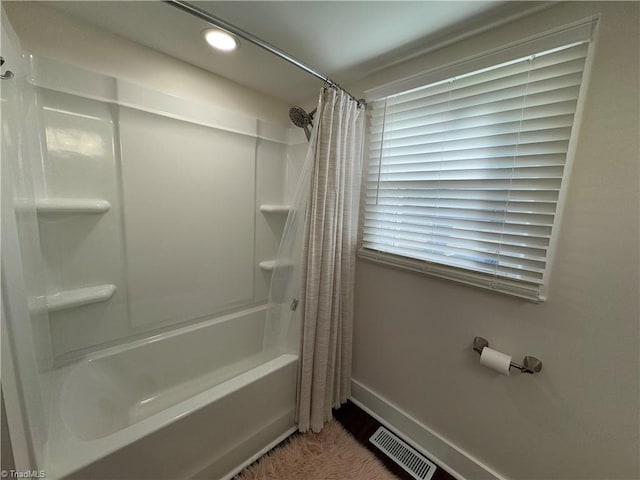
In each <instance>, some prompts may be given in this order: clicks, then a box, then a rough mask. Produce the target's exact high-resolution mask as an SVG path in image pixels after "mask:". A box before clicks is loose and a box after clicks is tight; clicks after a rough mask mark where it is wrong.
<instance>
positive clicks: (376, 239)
mask: <svg viewBox="0 0 640 480" xmlns="http://www.w3.org/2000/svg"><path fill="white" fill-rule="evenodd" d="M588 45H589V44H588V42H579V43H575V44H571V45H566V46H563V47H560V48H555V49H553V50H548V51H544V52H540V53H537V54H534V55H529V56H527V57H525V58H520V59H517V60H513V61H509V62H506V63H502V64H500V65H496V66H493V67H488V68H484V69H482V70H479V71H475V72H471V73H468V74H465V75H459V76H457V77H453V78H450V79H447V80H444V81H440V82H437V83H434V84H431V85H427V86H425V87H421V88H417V89H414V90H411V91H407V92H403V93H400V94H396V95H392V96H388V97H385V98H382V99H380V100H377V101H374V102H373V106H372V107H373V108H372V112H371V116H370V135H369V158H368V168H367V176H366V185H365V193H364V220H363V225H362V249H361V254H362V255H364V256H365V257H366V256H368V257H372V258H378V259H384V260H385V261H387V262H391V263H393V262H394V261H396V262H397V263H398V264H403V265H405V266H407V265H409V266H412V267H413V268H416V269H421V270H429V271H432V272H434V273H436V274H438V275H442V276H447V277H450V278H454V279H458V280H462V281H466V282H468V283H474V284H479V285H482V286H488V287H492V288H497V289H500V290H504V291H507V292H509V293H515V294H518V295H521V296H525V297H529V298H532V299H538V296H539V295H540V292H541V286H542V285H543V283H544V280H545V271H546V268H547V263H548V252H549V247H550V239H551V236H552V231H553V228H554V221H555V219H556V213H557V207H558V200H559V192H560V188H561V185H562V180H563V174H564V170H565V163H566V159H567V152H568V149H569V141H570V138H571V133H572V128H573V123H574V116H575V112H576V106H577V102H578V96H579V93H580V85H581V82H582V76H583V71H584V66H585V59H586V55H587V50H588ZM411 260H413V261H411ZM465 272H467V273H465Z"/></svg>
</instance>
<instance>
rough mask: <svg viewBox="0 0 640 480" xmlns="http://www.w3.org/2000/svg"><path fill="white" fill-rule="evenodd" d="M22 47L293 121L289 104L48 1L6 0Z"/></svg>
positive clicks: (238, 109)
mask: <svg viewBox="0 0 640 480" xmlns="http://www.w3.org/2000/svg"><path fill="white" fill-rule="evenodd" d="M2 5H3V7H4V8H5V10H6V11H7V14H8V16H9V20H10V21H11V24H12V25H13V28H14V29H15V31H16V33H17V34H18V37H19V38H20V42H21V44H22V48H23V49H24V50H26V51H28V52H30V53H34V54H37V55H42V56H47V57H51V58H54V59H56V60H60V61H62V62H67V63H70V64H72V65H76V66H78V67H81V68H84V69H87V70H91V71H95V72H98V73H102V74H105V75H114V73H115V72H117V76H118V78H121V79H123V80H129V81H131V82H134V83H138V84H141V85H144V86H147V87H150V88H154V89H156V90H160V91H162V92H165V93H170V94H174V95H176V96H179V97H181V98H187V99H191V100H195V101H198V102H203V103H210V104H213V105H215V106H217V107H219V108H223V109H228V110H233V111H235V112H240V113H245V114H247V115H250V116H252V117H254V118H258V119H260V120H264V121H267V122H271V123H276V124H279V125H282V126H286V127H289V126H290V123H289V120H288V111H289V106H288V105H286V104H285V103H284V102H281V101H279V100H277V99H274V98H271V97H268V96H266V95H264V94H262V93H259V92H256V91H255V90H252V89H249V88H246V87H243V86H241V85H239V84H237V83H235V82H232V81H230V80H227V79H226V78H223V77H220V76H218V75H215V74H213V73H210V72H207V71H205V70H202V69H201V68H198V67H195V66H193V65H191V64H188V63H185V62H183V61H180V60H178V59H176V58H173V57H170V56H168V55H165V54H163V53H160V52H158V51H156V50H153V49H150V48H148V47H145V46H143V45H140V44H139V43H135V42H132V41H130V40H127V39H125V38H122V37H119V36H117V35H114V34H112V33H109V32H106V31H104V30H101V29H99V28H97V27H94V26H91V25H89V24H87V23H84V22H81V21H78V20H75V19H73V18H72V17H68V16H65V15H63V14H62V13H60V12H58V11H57V10H55V9H53V8H51V7H49V6H47V5H46V2H43V3H36V2H16V1H5V2H2Z"/></svg>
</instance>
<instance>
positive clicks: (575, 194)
mask: <svg viewBox="0 0 640 480" xmlns="http://www.w3.org/2000/svg"><path fill="white" fill-rule="evenodd" d="M638 10H639V5H638V3H636V2H630V3H616V2H604V3H573V2H566V3H561V4H559V5H557V6H554V7H553V8H551V9H548V10H545V11H542V12H539V13H537V14H534V15H532V16H531V17H528V18H525V19H521V20H518V21H517V23H514V24H511V25H508V26H504V27H500V28H499V29H496V30H493V31H490V32H487V33H485V34H482V35H481V36H478V37H476V38H472V39H469V40H466V41H463V42H460V43H458V44H455V45H452V46H450V47H447V48H446V49H444V50H440V51H436V52H433V53H431V54H429V55H427V56H425V57H421V58H417V59H414V60H411V61H409V62H407V63H404V64H400V65H398V66H396V67H394V68H392V69H390V70H386V71H382V72H379V73H377V74H375V75H372V76H370V77H369V78H367V80H366V81H365V82H362V83H361V84H359V85H356V86H352V88H353V89H354V91H356V92H357V91H358V90H364V89H365V88H370V87H372V86H376V85H381V84H384V83H387V82H390V81H393V80H396V79H399V78H402V77H405V76H408V75H410V74H414V73H418V72H420V71H424V70H426V69H429V68H434V67H436V66H438V65H441V64H445V63H449V62H452V61H455V60H456V59H462V58H465V57H467V56H469V55H472V54H477V53H479V52H482V51H483V50H487V49H490V48H493V47H496V46H499V45H501V44H506V43H508V42H511V41H515V40H518V39H521V38H526V37H528V36H530V35H533V34H536V33H539V32H544V31H546V30H548V29H550V28H553V27H554V26H557V25H562V24H566V23H570V22H572V21H576V20H579V19H582V18H585V17H588V16H590V15H592V14H597V13H601V15H602V16H601V21H600V25H599V27H598V34H597V41H596V43H595V49H596V50H595V57H594V64H593V71H592V74H591V80H590V85H589V89H588V92H587V97H586V105H585V110H584V115H583V121H582V127H581V130H580V137H579V142H578V145H577V151H576V157H575V163H574V169H573V174H572V178H571V180H570V184H569V192H568V198H567V202H566V209H565V214H564V218H563V224H562V226H561V229H560V234H559V245H558V249H557V257H556V260H555V264H554V266H553V271H552V275H551V286H550V295H549V299H548V301H547V302H546V303H543V304H540V305H536V304H533V303H527V302H525V301H520V300H517V299H514V298H510V297H507V296H504V295H500V294H496V293H491V292H487V291H484V290H481V289H476V288H473V287H467V286H463V285H459V284H456V283H451V282H447V281H444V280H439V279H434V278H429V277H426V276H420V275H415V274H411V273H406V272H402V271H399V270H393V269H390V268H386V267H383V266H378V265H374V264H370V263H367V262H365V261H362V260H360V261H358V265H357V280H356V319H355V333H354V338H355V340H354V342H355V345H354V368H353V378H354V379H355V380H356V381H358V382H360V383H361V384H363V385H364V386H366V387H368V388H369V389H371V390H372V391H373V392H374V393H376V394H377V395H379V396H381V397H383V398H386V399H387V400H388V401H389V402H391V403H393V404H395V405H396V406H397V407H399V408H400V409H402V410H404V411H405V412H407V413H408V414H409V415H411V416H413V417H414V418H415V419H417V420H418V421H419V422H421V423H423V424H424V425H426V426H428V427H429V428H431V429H432V430H433V431H435V432H437V433H438V434H440V435H441V436H442V437H444V438H445V439H447V440H449V441H450V442H451V443H453V444H454V445H456V446H458V447H459V448H461V449H463V450H464V451H466V452H467V453H468V454H470V455H472V456H474V457H475V458H476V459H477V460H479V461H480V462H484V463H485V464H486V465H487V466H489V467H490V468H493V469H494V470H495V471H497V472H498V473H499V474H502V475H504V476H505V477H507V478H535V479H551V478H555V479H568V478H582V479H596V478H597V479H600V478H625V479H632V478H638V477H639V475H640V472H639V471H638V451H639V444H638V435H639V425H638V398H639V397H638V394H639V391H638V382H639V374H638V373H639V372H638V367H639V364H638V363H639V362H638V358H639V357H638V355H639V351H638V341H639V328H638V293H639V282H638V264H639V256H638V251H639V247H638V224H639V195H638V191H639V188H638V187H639V186H638V179H639V168H638V166H639V153H638V128H639V126H638V105H639V98H638V84H639V78H638V59H639V53H640V52H639V43H640V42H639V41H638V39H639V37H638V35H639V33H638V25H639V18H638ZM476 335H480V336H484V337H486V338H487V339H488V340H489V342H490V343H491V345H492V346H494V347H495V348H498V349H501V350H503V351H506V352H509V353H511V354H513V356H514V358H515V359H516V360H520V359H521V358H522V357H523V356H524V355H526V354H531V355H534V356H537V357H539V358H540V359H541V360H542V361H543V362H544V370H543V372H542V373H541V374H539V375H535V376H525V375H520V374H517V373H516V374H513V375H512V376H511V377H505V376H500V375H497V374H494V373H493V372H491V371H489V370H487V369H485V368H483V367H481V366H480V365H479V362H478V357H477V355H476V354H475V353H474V352H472V351H471V343H472V340H473V338H474V336H476Z"/></svg>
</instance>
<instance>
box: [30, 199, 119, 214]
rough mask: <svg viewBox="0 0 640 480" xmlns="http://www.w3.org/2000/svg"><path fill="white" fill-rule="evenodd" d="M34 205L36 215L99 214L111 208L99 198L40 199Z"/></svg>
mask: <svg viewBox="0 0 640 480" xmlns="http://www.w3.org/2000/svg"><path fill="white" fill-rule="evenodd" d="M35 204H36V211H37V212H38V214H64V213H68V214H70V213H87V214H99V213H105V212H106V211H108V210H109V209H110V208H111V204H110V203H109V202H108V201H107V200H102V199H99V198H41V199H38V200H36V202H35Z"/></svg>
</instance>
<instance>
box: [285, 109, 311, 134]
mask: <svg viewBox="0 0 640 480" xmlns="http://www.w3.org/2000/svg"><path fill="white" fill-rule="evenodd" d="M314 113H316V109H313V111H312V112H311V113H307V112H306V111H305V110H304V108H302V107H298V106H295V107H291V108H290V109H289V118H290V119H291V122H292V123H293V124H294V125H295V126H296V127H300V128H303V129H304V133H305V134H306V135H307V140H309V138H310V137H311V130H310V129H309V125H311V126H312V127H313V123H312V121H313V114H314Z"/></svg>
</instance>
